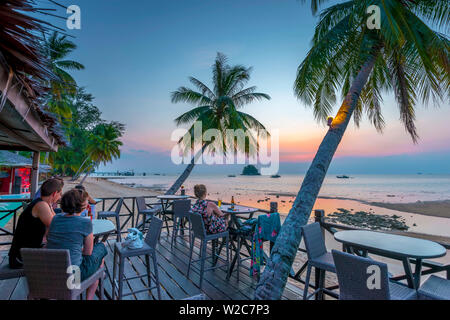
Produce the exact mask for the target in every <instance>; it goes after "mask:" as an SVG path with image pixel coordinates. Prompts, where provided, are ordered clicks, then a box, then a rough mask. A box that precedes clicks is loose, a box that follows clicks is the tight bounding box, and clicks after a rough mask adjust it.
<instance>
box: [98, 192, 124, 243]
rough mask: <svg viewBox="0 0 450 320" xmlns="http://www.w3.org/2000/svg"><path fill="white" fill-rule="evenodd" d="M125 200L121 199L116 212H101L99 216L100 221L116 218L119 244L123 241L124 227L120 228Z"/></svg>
mask: <svg viewBox="0 0 450 320" xmlns="http://www.w3.org/2000/svg"><path fill="white" fill-rule="evenodd" d="M122 205H123V198H120V199H119V201H118V202H117V205H116V210H114V211H100V212H99V213H98V215H97V218H98V219H107V218H115V220H116V234H117V242H120V241H122V227H121V226H120V210H122Z"/></svg>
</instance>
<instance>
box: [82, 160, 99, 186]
mask: <svg viewBox="0 0 450 320" xmlns="http://www.w3.org/2000/svg"><path fill="white" fill-rule="evenodd" d="M96 167H97V164H95V165H94V166H93V167H92V168H90V169H89V170H88V171H87V172H86V175H85V176H84V177H83V180H81V182H80V185H83V183H84V181H85V180H86V178H87V177H88V176H89V175H90V174H91V173H92V171H94V169H95V168H96Z"/></svg>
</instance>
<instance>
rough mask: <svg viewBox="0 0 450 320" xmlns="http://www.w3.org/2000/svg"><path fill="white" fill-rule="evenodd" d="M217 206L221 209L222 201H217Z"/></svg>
mask: <svg viewBox="0 0 450 320" xmlns="http://www.w3.org/2000/svg"><path fill="white" fill-rule="evenodd" d="M217 206H218V207H219V208H220V207H221V206H222V199H219V200H217Z"/></svg>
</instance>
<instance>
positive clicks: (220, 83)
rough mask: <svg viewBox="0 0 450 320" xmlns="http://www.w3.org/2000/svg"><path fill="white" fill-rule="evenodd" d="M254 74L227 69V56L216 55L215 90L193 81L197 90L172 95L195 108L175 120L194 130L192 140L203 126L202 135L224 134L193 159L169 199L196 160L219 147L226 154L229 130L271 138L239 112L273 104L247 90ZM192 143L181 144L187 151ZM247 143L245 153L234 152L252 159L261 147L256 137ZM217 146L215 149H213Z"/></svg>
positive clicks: (181, 90)
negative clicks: (251, 105)
mask: <svg viewBox="0 0 450 320" xmlns="http://www.w3.org/2000/svg"><path fill="white" fill-rule="evenodd" d="M251 71H252V68H246V67H244V66H241V65H235V66H230V65H228V64H227V58H226V56H225V55H224V54H222V53H217V57H216V60H215V63H214V64H213V66H212V72H213V85H214V89H213V90H211V89H210V88H208V87H207V86H206V85H205V84H204V83H203V82H201V81H200V80H198V79H196V78H193V77H190V78H189V80H190V82H191V83H192V84H193V85H194V86H195V88H196V89H190V88H186V87H180V88H179V89H178V90H177V91H175V92H173V93H172V102H173V103H178V102H185V103H189V104H193V105H194V106H195V108H194V109H192V110H190V111H188V112H186V113H184V114H183V115H181V116H180V117H178V118H177V119H175V122H176V124H177V126H180V125H185V124H188V125H190V126H191V127H190V129H189V131H188V132H189V136H190V137H191V139H193V137H194V124H195V123H196V122H201V124H202V131H203V132H202V133H204V132H206V131H207V130H209V129H217V130H219V131H220V132H221V133H222V141H215V143H212V142H206V143H203V146H202V149H201V151H199V152H198V153H197V154H196V155H194V157H192V160H191V163H190V164H189V165H188V166H187V168H186V169H185V170H184V172H183V173H182V174H181V175H180V177H179V178H178V179H177V180H176V181H175V183H174V184H173V185H172V187H170V188H169V190H168V191H167V192H166V194H169V195H170V194H174V193H175V192H177V191H178V189H179V188H180V187H181V185H182V184H183V183H184V181H186V179H187V178H188V177H189V175H190V174H191V172H192V170H193V169H194V166H195V163H196V161H197V159H198V158H199V157H200V156H201V155H202V154H203V153H204V152H205V151H207V150H208V151H217V150H216V149H218V148H217V147H220V149H221V151H223V152H224V154H226V152H227V141H226V140H227V139H226V131H227V130H243V131H244V132H247V133H248V132H250V131H249V130H254V131H256V134H257V137H259V136H260V135H262V134H264V135H266V136H268V135H269V133H268V132H267V130H266V128H265V127H264V126H263V125H262V124H261V123H260V122H259V121H258V120H256V119H255V118H254V117H252V116H251V115H249V114H247V113H244V112H241V111H239V109H241V108H243V107H244V105H246V104H249V103H252V102H254V101H260V100H263V99H267V100H270V96H269V95H267V94H265V93H259V92H256V87H248V88H245V89H244V87H245V85H246V84H247V82H248V81H249V80H250V73H251ZM196 90H198V91H196ZM191 142H192V140H188V139H186V138H185V139H181V140H180V143H181V144H183V143H184V144H185V146H186V147H188V146H192V145H193V144H192V143H191ZM228 142H229V141H228ZM247 142H248V144H247V143H246V146H245V147H244V148H245V149H241V150H235V151H242V152H245V153H246V154H247V155H249V154H251V150H258V147H259V145H258V143H257V139H256V138H255V136H254V135H253V134H249V136H248V141H247ZM214 145H215V147H213V146H214Z"/></svg>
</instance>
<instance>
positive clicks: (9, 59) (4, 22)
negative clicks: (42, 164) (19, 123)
mask: <svg viewBox="0 0 450 320" xmlns="http://www.w3.org/2000/svg"><path fill="white" fill-rule="evenodd" d="M41 10H42V9H39V8H37V7H36V3H35V1H33V0H0V72H2V73H3V74H4V75H5V76H6V79H7V81H6V85H5V86H0V111H1V110H2V108H3V107H4V105H5V103H6V100H7V99H6V98H9V91H10V89H11V88H18V91H19V92H20V94H21V95H22V96H23V97H24V99H25V101H26V102H27V104H28V106H29V108H30V109H31V110H32V111H33V112H34V113H35V114H36V116H37V118H38V119H39V120H40V122H41V124H42V125H43V126H44V127H45V130H46V131H48V133H49V134H50V135H51V136H52V138H53V139H52V140H55V141H56V143H57V144H58V145H64V144H65V142H64V138H63V135H62V132H61V130H60V128H59V125H58V121H57V120H56V118H55V117H54V116H53V115H51V114H50V113H49V112H46V111H45V110H44V109H42V108H41V106H40V98H41V97H43V96H44V95H45V94H46V92H47V90H48V89H47V88H46V87H45V85H44V83H45V82H46V81H49V80H50V79H53V78H55V75H54V74H53V73H52V71H51V70H50V68H49V63H48V62H47V60H46V57H45V56H43V54H42V53H41V51H40V47H39V42H40V40H41V39H40V37H41V35H42V34H45V33H46V32H48V31H49V30H54V29H55V28H54V27H53V26H51V25H50V24H48V23H46V22H45V21H42V20H39V19H37V18H35V17H34V16H35V14H36V13H39V12H42V11H41ZM30 14H33V15H34V16H33V17H32V16H30ZM5 76H4V77H5Z"/></svg>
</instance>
